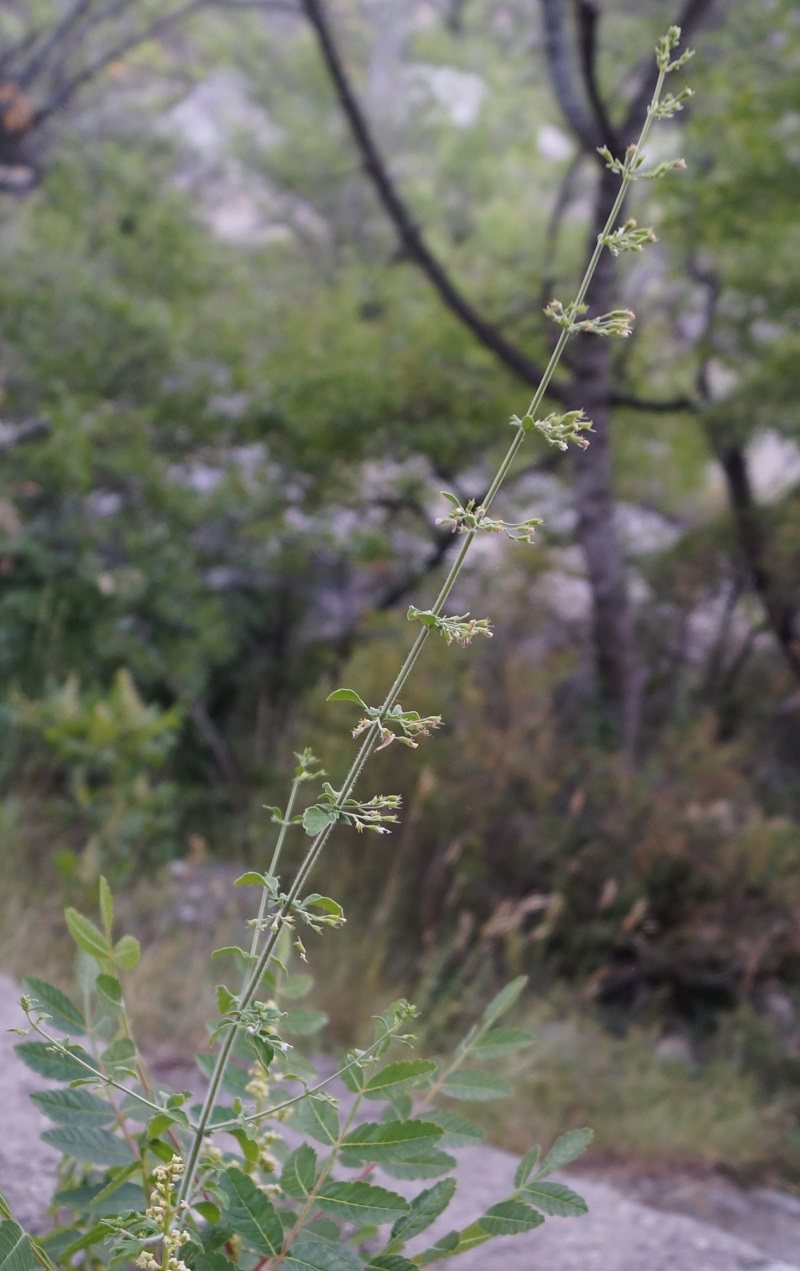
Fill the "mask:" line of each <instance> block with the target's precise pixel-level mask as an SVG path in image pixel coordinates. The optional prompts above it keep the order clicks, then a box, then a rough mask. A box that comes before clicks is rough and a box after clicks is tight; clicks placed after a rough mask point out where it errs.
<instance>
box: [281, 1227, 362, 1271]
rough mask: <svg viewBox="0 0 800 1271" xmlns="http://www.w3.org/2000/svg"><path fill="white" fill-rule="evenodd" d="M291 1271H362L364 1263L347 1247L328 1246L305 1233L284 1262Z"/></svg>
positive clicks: (323, 1241)
mask: <svg viewBox="0 0 800 1271" xmlns="http://www.w3.org/2000/svg"><path fill="white" fill-rule="evenodd" d="M283 1265H284V1267H288V1268H289V1271H361V1268H362V1267H363V1265H364V1264H363V1262H362V1261H361V1259H360V1258H359V1257H358V1255H357V1254H356V1253H355V1252H354V1251H353V1250H352V1249H348V1247H347V1245H340V1244H336V1245H334V1244H328V1242H327V1241H325V1240H315V1239H314V1238H313V1236H310V1235H307V1234H306V1233H305V1232H303V1233H302V1234H301V1235H300V1236H299V1237H298V1239H297V1240H296V1241H295V1242H294V1244H293V1245H292V1247H291V1249H290V1250H289V1252H288V1254H287V1255H286V1257H285V1259H284V1261H283Z"/></svg>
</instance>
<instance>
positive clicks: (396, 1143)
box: [341, 1121, 442, 1165]
mask: <svg viewBox="0 0 800 1271" xmlns="http://www.w3.org/2000/svg"><path fill="white" fill-rule="evenodd" d="M441 1137H442V1131H441V1129H440V1128H439V1126H438V1125H435V1124H434V1123H433V1122H431V1121H370V1122H367V1124H365V1125H359V1126H358V1127H357V1128H356V1129H355V1130H353V1131H352V1132H351V1133H350V1134H348V1135H347V1137H346V1139H345V1140H344V1142H343V1143H342V1153H341V1159H342V1163H343V1164H345V1165H348V1164H350V1163H351V1162H352V1163H357V1162H359V1161H376V1162H377V1164H378V1165H383V1164H385V1163H386V1162H389V1161H403V1160H408V1159H414V1158H418V1157H419V1156H420V1155H421V1154H424V1153H426V1152H427V1150H428V1149H429V1148H432V1147H435V1146H436V1144H437V1143H438V1142H439V1139H440V1138H441Z"/></svg>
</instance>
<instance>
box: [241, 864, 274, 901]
mask: <svg viewBox="0 0 800 1271" xmlns="http://www.w3.org/2000/svg"><path fill="white" fill-rule="evenodd" d="M233 885H234V887H263V888H264V889H265V890H266V891H268V892H269V894H270V896H276V895H277V892H278V880H277V878H273V877H272V874H259V873H258V872H257V871H256V870H254V869H250V870H248V871H247V873H246V874H240V875H239V877H238V878H235V879H234V880H233Z"/></svg>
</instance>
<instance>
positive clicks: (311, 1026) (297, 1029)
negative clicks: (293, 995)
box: [280, 1007, 328, 1037]
mask: <svg viewBox="0 0 800 1271" xmlns="http://www.w3.org/2000/svg"><path fill="white" fill-rule="evenodd" d="M327 1022H328V1016H327V1015H326V1014H325V1012H324V1011H312V1010H311V1009H310V1008H305V1007H303V1008H300V1009H298V1010H294V1011H289V1012H288V1013H287V1014H286V1015H285V1016H284V1018H283V1019H282V1020H281V1022H280V1030H281V1033H286V1035H287V1036H288V1037H311V1035H312V1034H313V1033H318V1032H319V1030H320V1029H321V1028H324V1027H325V1025H326V1024H327Z"/></svg>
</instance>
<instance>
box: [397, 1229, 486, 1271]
mask: <svg viewBox="0 0 800 1271" xmlns="http://www.w3.org/2000/svg"><path fill="white" fill-rule="evenodd" d="M489 1239H490V1236H489V1233H488V1231H484V1230H483V1228H482V1227H481V1226H480V1225H479V1224H478V1223H477V1222H474V1223H472V1224H471V1225H470V1226H469V1227H465V1228H464V1230H463V1231H450V1232H448V1234H447V1235H446V1236H442V1238H441V1240H437V1241H436V1244H435V1245H432V1246H431V1248H430V1249H426V1250H425V1252H424V1253H418V1254H417V1256H416V1257H415V1258H414V1261H415V1262H416V1264H417V1266H419V1267H427V1266H430V1264H431V1263H432V1262H441V1261H442V1259H443V1258H452V1257H454V1256H455V1255H456V1254H457V1253H465V1252H466V1250H467V1249H474V1247H475V1246H476V1245H482V1244H484V1243H485V1241H487V1240H489Z"/></svg>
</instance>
